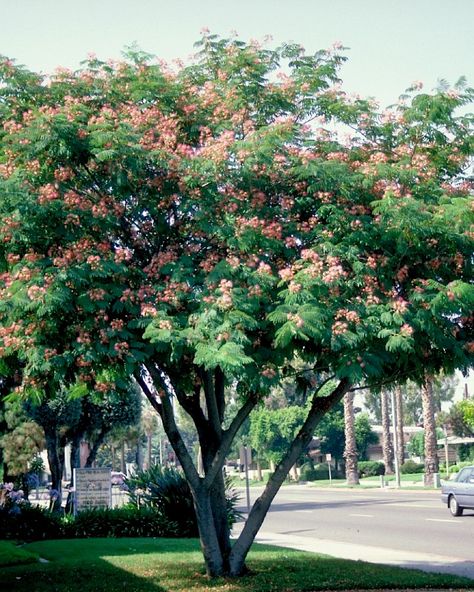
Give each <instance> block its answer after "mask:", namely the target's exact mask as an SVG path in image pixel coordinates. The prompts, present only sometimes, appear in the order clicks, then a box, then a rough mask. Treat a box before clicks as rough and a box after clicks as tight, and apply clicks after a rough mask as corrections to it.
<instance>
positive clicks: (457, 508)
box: [441, 466, 474, 516]
mask: <svg viewBox="0 0 474 592" xmlns="http://www.w3.org/2000/svg"><path fill="white" fill-rule="evenodd" d="M441 501H442V502H443V503H444V504H447V505H448V508H449V510H450V512H451V514H452V515H453V516H461V514H462V513H463V510H464V509H466V508H468V509H471V510H474V466H471V467H464V468H463V469H461V470H460V471H459V473H458V475H457V477H456V479H453V480H452V481H451V480H450V481H444V482H443V484H442V485H441Z"/></svg>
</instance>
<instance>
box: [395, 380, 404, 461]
mask: <svg viewBox="0 0 474 592" xmlns="http://www.w3.org/2000/svg"><path fill="white" fill-rule="evenodd" d="M395 407H396V413H397V425H396V426H395V429H396V430H397V441H398V451H397V454H398V466H399V467H401V466H402V465H403V463H404V461H405V434H404V433H403V395H402V389H401V388H400V387H399V386H397V387H396V389H395Z"/></svg>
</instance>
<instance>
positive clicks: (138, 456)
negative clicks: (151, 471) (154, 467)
mask: <svg viewBox="0 0 474 592" xmlns="http://www.w3.org/2000/svg"><path fill="white" fill-rule="evenodd" d="M135 463H136V465H137V470H138V471H142V470H143V450H142V445H141V442H140V437H138V438H137V445H136V448H135Z"/></svg>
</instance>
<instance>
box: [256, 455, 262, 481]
mask: <svg viewBox="0 0 474 592" xmlns="http://www.w3.org/2000/svg"><path fill="white" fill-rule="evenodd" d="M257 479H258V480H259V481H263V475H262V465H261V464H260V459H259V458H257Z"/></svg>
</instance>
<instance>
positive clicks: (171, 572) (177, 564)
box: [1, 538, 473, 592]
mask: <svg viewBox="0 0 474 592" xmlns="http://www.w3.org/2000/svg"><path fill="white" fill-rule="evenodd" d="M26 548H27V549H28V550H30V551H32V552H34V553H36V554H38V555H39V556H40V557H42V558H46V559H48V560H49V562H48V563H36V564H29V565H22V566H18V565H17V566H12V567H8V568H5V569H2V576H1V581H2V589H4V590H8V589H10V590H15V592H31V591H32V590H34V592H46V591H48V592H53V591H54V592H85V591H87V592H106V591H112V590H113V591H114V592H115V591H116V590H126V591H127V592H145V591H146V592H211V591H215V592H279V591H280V592H303V591H309V590H311V591H316V590H354V589H387V588H390V589H403V590H407V589H415V588H420V589H425V590H426V589H442V588H449V589H451V590H452V589H453V588H455V587H456V588H458V589H471V590H472V585H473V581H472V580H469V579H466V578H460V577H456V576H452V575H441V574H428V573H424V572H420V571H416V570H405V569H401V568H396V567H388V566H380V565H375V564H369V563H364V562H360V561H347V560H343V559H335V558H332V557H328V556H324V555H317V554H313V553H306V552H302V551H294V550H291V549H282V548H276V547H269V546H265V545H254V547H252V551H251V553H250V554H249V557H248V561H247V565H248V567H249V569H250V570H251V575H248V576H245V577H242V578H239V579H237V580H235V579H225V578H215V579H209V578H207V577H206V576H205V575H204V572H203V562H202V555H201V552H200V550H199V544H198V541H196V540H192V539H133V538H130V539H82V540H81V539H75V540H68V541H64V540H61V541H42V542H38V543H32V544H30V545H27V546H26Z"/></svg>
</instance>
